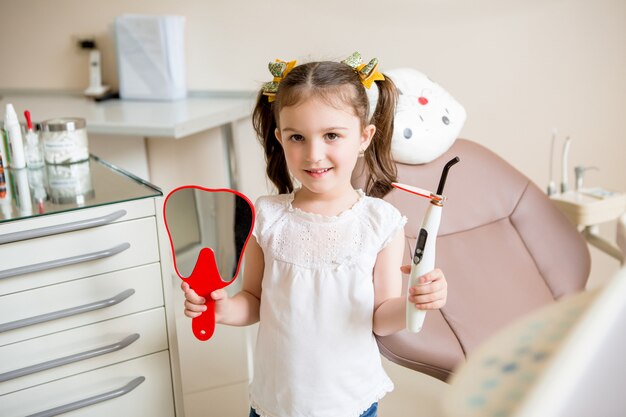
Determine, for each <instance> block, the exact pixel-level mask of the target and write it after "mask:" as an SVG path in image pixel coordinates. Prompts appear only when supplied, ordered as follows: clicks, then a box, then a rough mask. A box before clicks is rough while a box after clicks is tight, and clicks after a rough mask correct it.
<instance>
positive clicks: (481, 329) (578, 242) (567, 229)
mask: <svg viewBox="0 0 626 417" xmlns="http://www.w3.org/2000/svg"><path fill="white" fill-rule="evenodd" d="M455 156H459V158H460V159H461V162H460V163H458V164H456V165H455V166H454V167H452V169H451V170H450V173H449V175H448V180H447V182H446V186H445V189H444V194H445V195H446V196H447V197H448V200H447V201H446V203H445V205H444V208H443V212H442V220H441V226H440V228H439V235H438V238H437V245H436V266H437V267H438V268H441V269H442V270H443V271H444V273H445V275H446V279H447V281H448V301H447V304H446V305H445V307H444V308H443V309H441V310H440V311H431V312H428V314H427V315H426V320H425V322H424V327H423V329H422V331H421V332H420V333H417V334H413V333H409V332H407V331H406V330H403V331H400V332H398V333H396V334H393V335H390V336H385V337H378V345H379V347H380V351H381V353H382V354H383V356H385V357H386V358H388V359H389V360H391V361H392V362H395V363H397V364H399V365H402V366H405V367H408V368H411V369H414V370H416V371H419V372H423V373H426V374H428V375H431V376H433V377H435V378H438V379H441V380H443V381H445V380H446V379H447V378H448V377H449V376H450V375H451V374H452V372H453V371H454V369H455V367H456V366H458V365H459V364H461V363H462V362H463V361H464V359H465V356H466V355H467V354H468V353H469V352H471V351H472V350H473V349H474V348H476V347H477V346H478V345H479V344H480V343H481V342H482V341H483V340H485V338H487V337H489V336H490V335H492V334H493V333H494V332H496V331H497V330H498V329H500V328H502V327H503V326H504V325H506V324H508V323H510V322H511V321H512V320H514V319H515V318H517V317H519V316H521V315H523V314H525V313H527V312H529V311H531V310H533V309H535V308H537V307H540V306H542V305H545V304H547V303H551V302H553V301H554V300H557V299H559V298H561V297H563V296H565V295H567V294H570V293H574V292H578V291H581V290H583V289H584V287H585V284H586V282H587V278H588V276H589V270H590V256H589V251H588V248H587V245H586V243H585V241H584V240H583V238H582V237H581V236H580V234H579V233H578V231H577V230H576V228H575V227H574V226H573V225H572V224H571V223H570V222H569V221H568V220H567V219H566V218H565V216H564V215H562V214H561V212H560V211H559V210H558V209H557V208H556V206H554V205H553V204H552V203H551V202H550V200H549V199H548V198H547V196H546V195H545V194H544V193H543V192H542V191H541V190H540V189H539V188H538V187H537V186H536V185H535V184H533V183H532V182H531V181H530V180H529V179H528V178H527V177H526V176H524V175H523V174H522V173H520V172H519V171H517V170H516V169H515V168H513V167H512V166H511V165H509V164H508V163H507V162H505V161H504V160H503V159H502V158H500V157H498V156H497V155H495V154H494V153H493V152H491V151H489V150H488V149H486V148H485V147H483V146H481V145H479V144H477V143H475V142H471V141H468V140H464V139H457V140H456V142H455V143H454V144H453V145H452V147H451V148H450V149H449V150H448V151H447V152H446V153H445V154H443V155H442V156H440V157H439V158H437V159H436V160H434V161H432V162H430V163H428V164H424V165H404V164H398V165H397V167H398V181H399V182H402V183H405V184H409V185H414V186H416V187H420V188H425V189H428V190H431V191H434V190H436V188H437V184H438V182H439V177H440V176H441V171H442V169H443V166H444V165H445V164H446V162H448V161H449V160H450V159H452V158H453V157H455ZM355 172H357V173H360V174H357V175H355V177H354V178H353V180H354V181H353V182H354V184H355V186H358V187H363V178H364V176H363V175H362V174H363V169H362V168H361V169H360V170H359V169H357V170H355ZM385 200H387V201H389V202H390V203H391V204H393V205H394V206H395V207H397V208H398V209H399V210H400V211H401V212H402V213H403V214H404V215H405V216H407V217H408V223H407V225H406V227H405V233H406V241H407V248H406V255H405V257H404V263H405V264H409V263H410V259H411V255H412V254H411V249H410V248H414V245H415V240H416V235H417V232H418V231H419V228H420V226H421V222H422V217H423V215H424V213H425V211H426V207H427V204H428V202H427V200H426V199H423V198H419V197H416V196H414V195H411V194H409V193H406V192H403V191H400V190H394V191H392V192H391V193H390V194H388V195H387V196H386V197H385ZM405 281H406V280H405ZM405 289H406V282H405Z"/></svg>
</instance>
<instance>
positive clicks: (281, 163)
mask: <svg viewBox="0 0 626 417" xmlns="http://www.w3.org/2000/svg"><path fill="white" fill-rule="evenodd" d="M252 125H253V127H254V130H255V132H256V135H257V138H258V139H259V141H260V142H261V146H263V149H264V150H265V162H266V163H267V166H266V169H265V172H266V174H267V177H268V178H269V179H270V181H272V183H273V184H274V185H275V186H276V188H277V189H278V192H279V193H280V194H286V193H290V192H292V191H293V182H292V181H291V176H290V175H289V170H288V169H287V160H286V159H285V153H284V152H283V149H282V146H281V145H280V142H278V139H277V138H276V133H275V132H276V127H277V125H276V117H275V115H274V105H273V103H270V102H269V100H268V98H267V96H265V95H263V92H262V91H260V92H259V95H258V97H257V101H256V106H255V107H254V112H253V113H252Z"/></svg>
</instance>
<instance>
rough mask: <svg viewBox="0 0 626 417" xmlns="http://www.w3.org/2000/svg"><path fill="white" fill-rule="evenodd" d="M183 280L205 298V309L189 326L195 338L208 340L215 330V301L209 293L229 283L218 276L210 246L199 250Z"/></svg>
mask: <svg viewBox="0 0 626 417" xmlns="http://www.w3.org/2000/svg"><path fill="white" fill-rule="evenodd" d="M184 280H185V281H186V282H187V283H188V284H189V286H190V287H191V288H192V289H193V290H194V291H195V292H196V294H198V295H199V296H201V297H204V298H205V299H206V303H205V305H206V307H207V309H206V311H204V312H203V313H202V314H201V315H199V316H198V317H195V318H193V319H192V320H191V328H192V330H193V334H194V336H196V338H197V339H199V340H202V341H205V340H209V339H210V338H211V336H213V332H214V331H215V301H214V300H213V299H212V298H211V293H212V292H213V291H215V290H219V289H221V288H224V287H225V286H227V285H228V284H229V283H228V282H224V281H223V280H222V278H221V277H220V273H219V270H218V269H217V263H216V262H215V253H214V252H213V250H212V249H211V248H202V250H200V254H199V255H198V260H197V261H196V265H195V266H194V268H193V272H192V273H191V275H190V276H189V278H184Z"/></svg>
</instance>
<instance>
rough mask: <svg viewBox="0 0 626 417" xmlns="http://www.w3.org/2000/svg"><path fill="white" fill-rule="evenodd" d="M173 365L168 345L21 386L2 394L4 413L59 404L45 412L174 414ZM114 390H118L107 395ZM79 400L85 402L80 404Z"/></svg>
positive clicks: (10, 416) (13, 415) (102, 416)
mask: <svg viewBox="0 0 626 417" xmlns="http://www.w3.org/2000/svg"><path fill="white" fill-rule="evenodd" d="M169 366H170V365H169V357H168V352H167V351H163V352H159V353H156V354H152V355H148V356H144V357H142V358H138V359H134V360H132V361H127V362H123V363H119V364H116V365H112V366H107V367H104V368H100V369H97V370H94V371H91V372H87V373H83V374H79V375H74V376H71V377H68V378H63V379H60V380H57V381H53V382H50V383H47V384H43V385H38V386H36V387H32V388H29V389H26V390H21V391H17V392H14V393H11V394H8V395H4V396H0V415H1V416H3V417H23V416H27V415H31V414H35V413H42V412H44V411H47V410H54V409H57V410H56V411H57V412H52V413H48V414H41V415H47V416H52V415H57V414H60V412H66V411H70V410H76V411H74V412H73V413H72V414H71V416H73V417H87V416H89V417H111V416H120V417H123V416H150V417H173V416H174V404H173V398H172V382H171V381H172V380H171V375H170V371H169ZM136 384H138V385H136ZM112 392H113V393H115V394H117V396H115V395H113V394H109V395H105V394H107V393H112ZM102 397H104V398H102ZM112 397H113V398H112ZM87 399H90V400H89V401H85V400H87ZM98 400H101V401H100V402H97V403H95V404H92V405H88V404H89V403H92V402H96V401H98ZM85 403H87V404H86V405H85ZM72 405H74V407H72ZM79 405H85V406H84V407H82V408H76V407H77V406H79ZM59 408H61V409H60V410H59Z"/></svg>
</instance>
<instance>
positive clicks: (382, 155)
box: [364, 76, 398, 198]
mask: <svg viewBox="0 0 626 417" xmlns="http://www.w3.org/2000/svg"><path fill="white" fill-rule="evenodd" d="M376 86H377V87H378V91H379V95H378V102H377V104H376V110H375V111H374V114H373V115H372V118H371V123H372V124H373V125H375V126H376V133H375V134H374V138H373V139H372V142H371V144H370V146H369V147H368V148H367V149H366V150H365V155H364V159H365V164H366V165H367V168H368V171H369V178H368V180H367V184H366V186H365V190H366V194H367V195H369V196H372V197H379V198H382V197H384V196H385V195H387V193H389V191H391V189H392V186H391V183H392V182H394V181H396V177H397V170H396V164H395V162H394V161H393V159H392V157H391V138H392V135H393V120H394V116H395V112H396V102H397V100H398V92H397V89H396V86H395V84H394V83H393V81H392V80H391V79H390V78H389V77H387V76H385V79H384V80H382V81H376Z"/></svg>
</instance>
